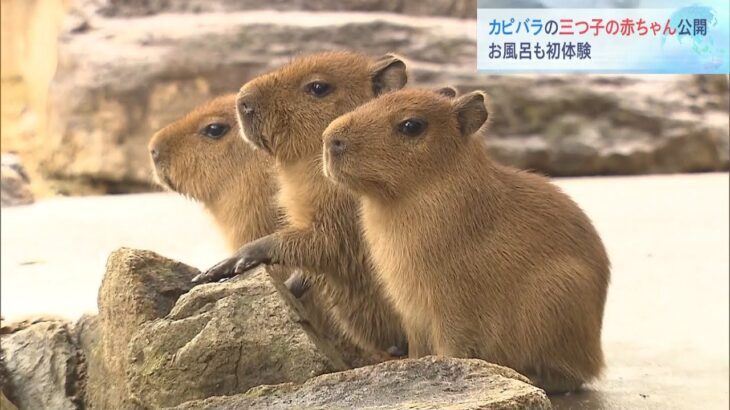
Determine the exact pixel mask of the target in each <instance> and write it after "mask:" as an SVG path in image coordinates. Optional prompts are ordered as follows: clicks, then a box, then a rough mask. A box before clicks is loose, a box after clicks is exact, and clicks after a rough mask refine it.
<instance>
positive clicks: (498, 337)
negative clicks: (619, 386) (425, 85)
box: [323, 90, 609, 393]
mask: <svg viewBox="0 0 730 410" xmlns="http://www.w3.org/2000/svg"><path fill="white" fill-rule="evenodd" d="M487 116H488V114H487V108H486V106H485V96H484V94H483V93H481V92H473V93H470V94H467V95H464V96H462V97H460V98H448V97H446V96H444V95H439V94H438V93H435V92H432V91H428V90H402V91H397V92H394V93H390V94H387V95H384V96H382V97H380V98H378V99H376V100H374V101H372V102H369V103H368V104H365V105H363V106H361V107H360V108H358V109H356V110H354V111H353V112H350V113H348V114H345V115H343V116H341V117H340V118H338V119H337V120H335V121H333V122H332V123H331V124H330V126H329V127H328V128H327V130H326V131H325V133H324V154H323V155H324V158H325V160H324V168H325V173H326V174H327V176H328V177H329V178H330V179H331V180H332V181H334V182H335V184H336V185H337V186H341V187H346V188H348V189H350V190H351V191H352V192H353V193H356V194H357V195H358V197H359V198H360V202H361V212H362V221H361V223H362V226H363V229H364V236H365V239H366V241H367V244H368V246H369V247H370V252H371V255H372V258H373V261H374V263H375V265H376V267H377V269H376V271H377V272H378V273H379V274H380V277H381V279H382V281H383V283H384V284H385V288H386V290H387V292H388V294H389V295H390V297H391V298H392V300H393V301H394V304H395V307H396V309H397V311H398V313H400V314H401V317H402V319H403V323H404V327H405V329H406V332H407V334H408V340H409V351H410V355H411V357H420V356H424V355H428V354H438V355H446V356H454V357H471V358H481V359H484V360H488V361H490V362H494V363H499V364H502V365H506V366H509V367H512V368H514V369H516V370H518V371H520V372H523V373H525V374H526V375H528V376H530V377H531V378H532V379H533V381H534V382H535V383H536V384H537V385H539V386H541V387H543V388H545V389H546V390H548V391H549V392H551V393H557V392H563V391H570V390H575V389H577V388H579V387H580V386H581V385H582V384H583V383H585V382H587V381H590V380H591V379H593V378H595V377H597V376H598V375H599V373H600V372H601V369H602V368H603V353H602V350H601V325H602V321H603V309H604V304H605V300H606V290H607V287H608V282H609V260H608V257H607V255H606V251H605V250H604V247H603V244H602V243H601V239H600V238H599V236H598V234H597V232H596V230H595V229H594V228H593V225H592V224H591V221H590V220H589V219H588V217H586V215H585V214H584V213H583V212H582V211H581V209H580V208H579V207H578V205H576V204H575V202H573V201H572V200H571V199H570V198H569V197H568V196H567V195H565V194H564V193H563V192H561V191H560V189H558V188H557V187H555V186H554V185H552V184H551V183H550V182H549V181H548V180H547V179H546V178H543V177H541V176H538V175H535V174H532V173H529V172H524V171H520V170H517V169H513V168H510V167H506V166H502V165H499V164H496V163H495V162H493V161H492V160H491V159H490V158H489V156H488V155H487V151H486V149H485V147H484V146H483V143H482V141H481V140H480V139H479V138H476V137H475V136H474V135H473V134H474V133H476V132H477V130H479V129H480V128H481V127H482V125H483V124H484V123H485V121H486V120H487Z"/></svg>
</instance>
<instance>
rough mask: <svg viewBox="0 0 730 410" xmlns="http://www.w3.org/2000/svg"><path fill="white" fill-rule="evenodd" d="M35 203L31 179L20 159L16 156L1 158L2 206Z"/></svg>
mask: <svg viewBox="0 0 730 410" xmlns="http://www.w3.org/2000/svg"><path fill="white" fill-rule="evenodd" d="M32 203H33V193H32V192H31V191H30V177H28V173H27V172H26V170H25V168H24V167H23V164H21V163H20V159H19V158H18V156H17V155H14V154H2V156H0V204H1V206H14V205H26V204H32Z"/></svg>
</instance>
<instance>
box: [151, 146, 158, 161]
mask: <svg viewBox="0 0 730 410" xmlns="http://www.w3.org/2000/svg"><path fill="white" fill-rule="evenodd" d="M150 156H151V157H152V160H153V161H155V162H157V160H158V159H160V151H159V150H158V149H157V148H152V149H150Z"/></svg>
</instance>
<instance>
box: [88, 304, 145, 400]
mask: <svg viewBox="0 0 730 410" xmlns="http://www.w3.org/2000/svg"><path fill="white" fill-rule="evenodd" d="M74 334H75V337H76V345H77V346H78V348H79V350H80V351H81V352H82V353H83V355H84V363H85V364H86V372H85V374H86V377H85V379H84V387H85V388H84V397H83V401H84V409H86V410H106V409H119V410H142V409H144V407H143V406H141V405H140V404H139V403H138V402H135V401H134V400H133V399H132V398H131V397H129V396H128V395H127V389H126V380H125V379H120V377H119V375H118V374H112V372H111V371H110V370H109V366H108V365H107V360H108V359H107V358H106V357H105V356H104V355H103V345H102V337H101V325H100V319H99V316H97V315H84V316H82V317H81V318H80V319H79V320H78V322H76V325H75V326H74Z"/></svg>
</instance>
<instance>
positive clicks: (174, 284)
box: [80, 248, 199, 408]
mask: <svg viewBox="0 0 730 410" xmlns="http://www.w3.org/2000/svg"><path fill="white" fill-rule="evenodd" d="M198 273H199V271H198V270H197V269H195V268H193V267H190V266H187V265H185V264H183V263H180V262H176V261H173V260H170V259H167V258H164V257H162V256H160V255H158V254H156V253H154V252H150V251H142V250H136V249H128V248H121V249H119V250H117V251H114V252H113V253H112V254H111V255H110V256H109V259H108V260H107V266H106V273H105V274H104V278H103V280H102V283H101V287H100V288H99V301H98V305H99V318H98V323H97V322H96V319H94V320H93V321H92V320H89V321H82V322H80V324H81V329H82V333H81V335H82V338H81V340H82V342H83V343H82V345H83V346H86V349H85V351H86V352H87V355H89V356H91V357H92V358H94V360H93V361H92V362H93V363H94V366H93V368H92V372H93V373H92V377H93V375H94V374H101V375H102V378H101V379H96V378H94V380H93V381H92V383H90V384H91V386H92V388H91V389H90V390H89V391H88V395H89V397H88V400H89V402H90V403H92V405H93V407H96V408H112V407H116V406H118V405H119V404H120V403H125V402H127V401H129V396H130V395H129V392H128V391H127V384H126V372H127V362H126V358H127V345H128V344H129V341H130V340H131V339H132V336H133V335H134V334H135V333H136V332H137V331H138V330H139V329H140V327H141V326H142V324H143V323H145V322H148V321H151V320H153V319H157V318H160V317H164V316H165V315H167V314H168V313H169V312H170V310H171V309H172V307H173V306H174V304H175V302H176V301H177V299H178V298H179V297H180V295H182V294H183V293H185V292H187V291H188V290H190V288H191V287H192V286H191V283H190V280H191V279H192V278H193V277H194V276H195V275H197V274H198ZM87 326H89V328H87ZM97 326H98V329H99V330H98V331H96V332H94V331H93V330H94V328H95V327H97ZM84 330H88V332H84ZM94 339H96V342H95V341H94ZM99 342H100V343H99ZM97 382H98V383H97ZM94 386H96V387H94Z"/></svg>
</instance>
